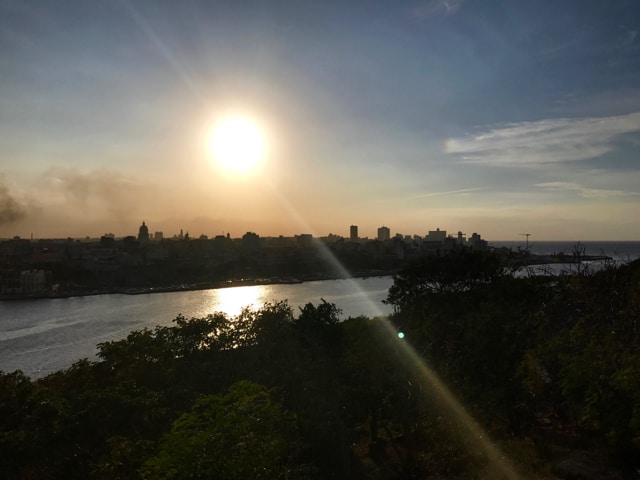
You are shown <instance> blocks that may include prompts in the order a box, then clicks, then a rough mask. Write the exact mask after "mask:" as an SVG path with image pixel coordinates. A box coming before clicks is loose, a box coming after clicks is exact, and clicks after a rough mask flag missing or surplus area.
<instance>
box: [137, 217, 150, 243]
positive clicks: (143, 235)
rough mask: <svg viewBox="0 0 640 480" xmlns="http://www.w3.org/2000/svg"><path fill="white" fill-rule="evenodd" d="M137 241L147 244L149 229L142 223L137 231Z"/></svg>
mask: <svg viewBox="0 0 640 480" xmlns="http://www.w3.org/2000/svg"><path fill="white" fill-rule="evenodd" d="M138 241H140V242H148V241H149V228H148V227H147V226H146V225H145V224H144V221H143V222H142V225H140V228H139V229H138Z"/></svg>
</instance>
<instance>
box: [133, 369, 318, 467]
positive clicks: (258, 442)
mask: <svg viewBox="0 0 640 480" xmlns="http://www.w3.org/2000/svg"><path fill="white" fill-rule="evenodd" d="M297 442H298V439H297V435H296V426H295V422H294V417H293V416H292V415H291V414H290V413H289V412H287V411H285V410H284V408H283V407H282V406H281V404H280V403H279V402H278V401H277V400H275V399H274V396H273V393H272V392H270V391H269V390H267V388H266V387H264V386H262V385H257V384H255V383H251V382H249V381H244V380H243V381H240V382H238V383H236V384H234V385H232V386H231V387H230V388H229V391H228V393H227V394H225V395H208V396H205V397H203V398H201V399H200V400H198V401H197V402H196V403H195V405H194V406H193V408H192V409H191V411H189V412H187V413H184V414H183V415H181V416H180V418H178V419H177V420H176V421H175V422H174V423H173V426H172V428H171V432H170V433H169V434H167V435H165V437H164V438H163V439H162V441H161V443H160V450H159V452H158V454H157V455H155V456H154V457H152V458H151V459H149V460H148V461H147V462H146V463H145V466H144V467H143V469H142V475H143V477H144V478H149V479H172V480H180V479H199V478H201V479H209V478H217V479H221V480H226V479H246V478H256V479H283V478H305V476H306V475H305V474H304V472H305V471H306V472H307V473H309V472H310V470H306V469H305V468H304V466H302V465H297V464H296V451H297ZM306 478H309V477H308V476H307V477H306Z"/></svg>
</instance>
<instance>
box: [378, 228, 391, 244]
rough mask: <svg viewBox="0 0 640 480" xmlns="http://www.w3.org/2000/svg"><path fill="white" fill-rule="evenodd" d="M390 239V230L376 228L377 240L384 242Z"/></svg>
mask: <svg viewBox="0 0 640 480" xmlns="http://www.w3.org/2000/svg"><path fill="white" fill-rule="evenodd" d="M390 238H391V230H389V227H384V226H382V227H380V228H378V240H380V241H381V242H384V241H385V240H389V239H390Z"/></svg>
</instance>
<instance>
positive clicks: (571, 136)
mask: <svg viewBox="0 0 640 480" xmlns="http://www.w3.org/2000/svg"><path fill="white" fill-rule="evenodd" d="M637 131H640V112H635V113H630V114H628V115H618V116H611V117H591V118H576V119H573V118H558V119H548V120H539V121H535V122H523V123H514V124H508V125H504V126H501V127H498V128H494V129H492V130H488V131H486V132H484V133H481V134H479V135H476V136H473V137H464V138H454V139H449V140H447V142H446V144H445V151H446V153H450V154H454V155H459V156H461V159H462V161H463V162H465V163H475V164H480V165H493V166H537V165H541V164H551V163H562V162H571V161H578V160H585V159H589V158H595V157H598V156H600V155H603V154H605V153H607V152H609V151H611V150H612V149H613V147H614V141H615V139H616V137H618V136H620V135H622V134H625V133H631V132H637Z"/></svg>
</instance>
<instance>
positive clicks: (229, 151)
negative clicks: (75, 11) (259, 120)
mask: <svg viewBox="0 0 640 480" xmlns="http://www.w3.org/2000/svg"><path fill="white" fill-rule="evenodd" d="M210 147H211V152H212V154H213V156H214V158H215V160H216V161H217V162H218V163H219V164H220V166H221V167H222V169H223V170H224V171H225V172H228V173H231V174H236V175H240V174H248V173H251V172H253V171H255V170H257V169H258V167H259V166H260V164H261V163H262V161H263V160H264V157H265V155H266V141H265V136H264V133H263V132H262V130H261V129H260V128H259V126H258V125H257V124H256V123H255V122H253V121H252V120H250V119H248V118H245V117H229V118H225V119H224V120H222V121H220V122H219V123H218V124H217V125H216V126H215V128H214V129H213V132H212V134H211V138H210Z"/></svg>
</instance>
